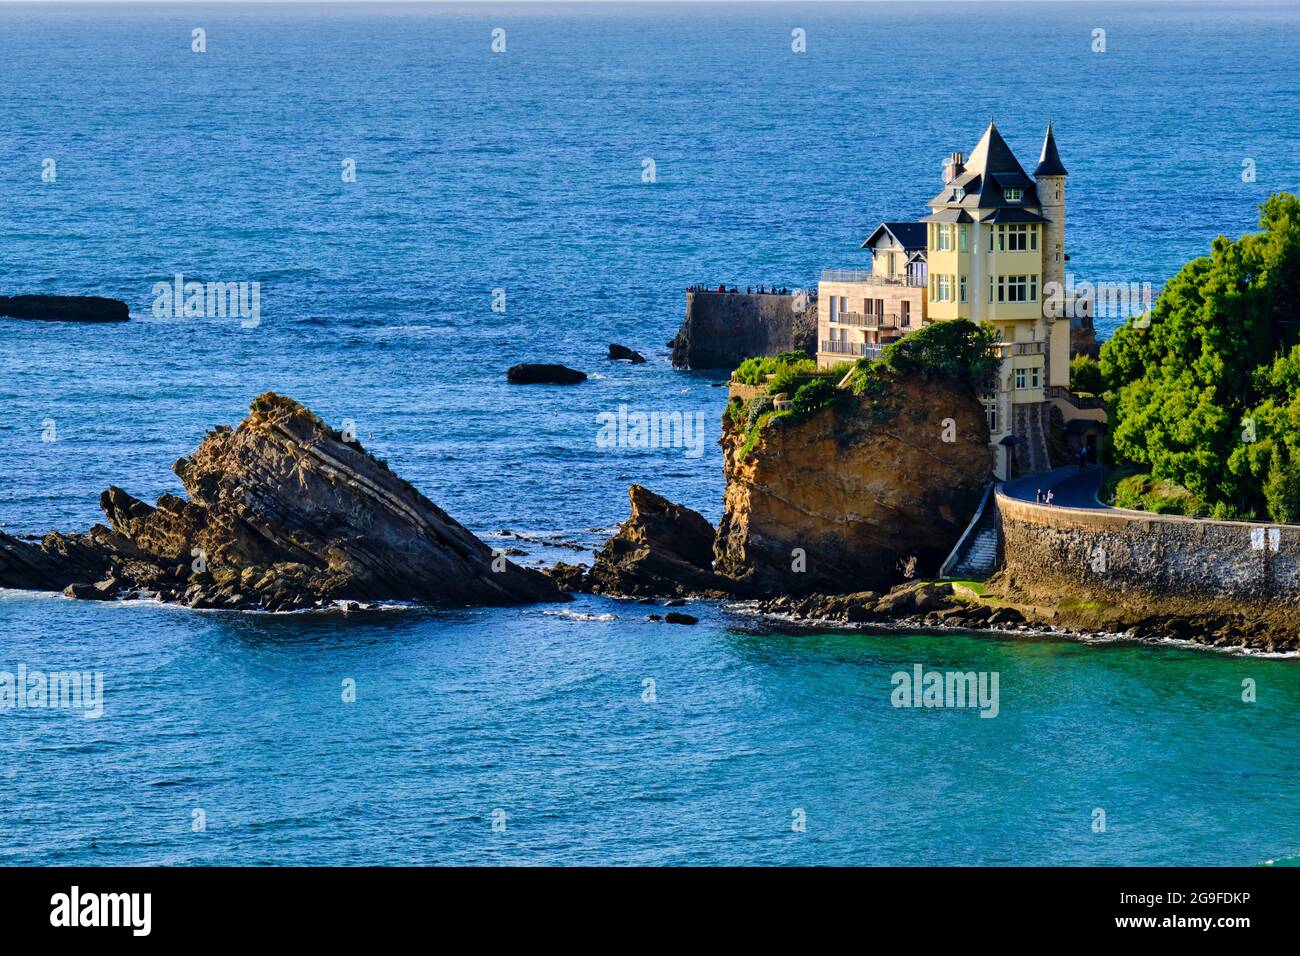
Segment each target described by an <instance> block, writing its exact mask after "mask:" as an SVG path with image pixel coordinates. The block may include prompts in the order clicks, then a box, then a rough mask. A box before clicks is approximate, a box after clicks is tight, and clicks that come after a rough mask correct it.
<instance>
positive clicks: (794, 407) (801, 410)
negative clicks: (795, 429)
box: [790, 378, 845, 418]
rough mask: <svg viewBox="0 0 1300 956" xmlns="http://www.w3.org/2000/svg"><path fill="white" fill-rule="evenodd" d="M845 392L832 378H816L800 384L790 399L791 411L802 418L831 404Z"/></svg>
mask: <svg viewBox="0 0 1300 956" xmlns="http://www.w3.org/2000/svg"><path fill="white" fill-rule="evenodd" d="M844 394H845V393H844V392H843V391H841V390H840V389H838V388H836V387H835V385H834V384H833V383H832V382H831V381H830V379H826V378H815V379H813V380H812V381H810V382H805V383H804V384H803V385H800V386H799V390H798V391H797V392H795V393H794V397H793V398H791V399H790V411H791V412H793V413H794V414H795V415H797V416H799V417H801V418H802V417H807V416H809V415H811V414H813V413H814V412H818V411H820V410H821V409H823V408H825V407H826V406H827V405H830V404H831V403H832V402H834V401H836V400H837V399H839V398H841V397H842V396H843V395H844Z"/></svg>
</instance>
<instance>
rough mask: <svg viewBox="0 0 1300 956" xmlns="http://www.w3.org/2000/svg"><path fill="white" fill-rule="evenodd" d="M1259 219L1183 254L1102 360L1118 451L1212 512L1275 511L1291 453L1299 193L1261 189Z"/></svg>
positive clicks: (1287, 490) (1287, 480)
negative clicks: (1183, 260) (1197, 254)
mask: <svg viewBox="0 0 1300 956" xmlns="http://www.w3.org/2000/svg"><path fill="white" fill-rule="evenodd" d="M1260 226H1261V227H1262V229H1263V232H1261V233H1257V234H1251V235H1246V236H1243V237H1242V238H1240V239H1238V240H1237V241H1236V242H1233V241H1231V240H1229V239H1227V238H1225V237H1223V236H1220V237H1219V238H1217V239H1215V240H1214V242H1213V244H1212V247H1211V251H1210V255H1209V256H1204V257H1202V258H1199V259H1194V260H1192V261H1191V262H1189V263H1187V264H1186V265H1185V266H1184V267H1183V268H1182V270H1180V271H1179V273H1178V274H1177V275H1176V276H1174V277H1173V278H1172V279H1171V280H1170V281H1169V283H1168V284H1167V285H1166V286H1165V289H1164V292H1163V293H1161V295H1160V298H1159V299H1158V300H1157V302H1156V304H1155V307H1154V308H1153V309H1152V310H1151V312H1150V313H1148V314H1147V315H1146V316H1144V317H1142V318H1141V319H1140V320H1138V319H1130V320H1129V321H1128V323H1127V324H1125V325H1124V326H1121V327H1120V328H1119V329H1118V330H1117V331H1116V332H1115V334H1114V336H1113V337H1112V338H1111V340H1110V341H1109V342H1107V343H1106V345H1105V346H1104V347H1103V348H1102V353H1101V363H1100V364H1101V376H1102V384H1103V386H1104V387H1105V388H1106V389H1108V390H1110V391H1111V392H1113V393H1114V395H1115V399H1114V401H1113V402H1112V406H1111V441H1112V444H1113V447H1114V451H1115V454H1116V457H1117V459H1118V460H1120V461H1124V462H1129V463H1132V464H1134V465H1136V466H1138V467H1140V468H1141V469H1142V470H1144V471H1147V472H1149V473H1150V475H1151V477H1152V478H1153V479H1155V480H1157V481H1164V480H1167V481H1170V482H1173V483H1174V484H1176V485H1178V486H1181V487H1182V488H1184V489H1186V490H1187V491H1188V492H1189V494H1190V495H1191V496H1193V497H1194V498H1196V499H1199V500H1200V501H1202V502H1204V503H1205V504H1206V505H1207V506H1209V507H1211V508H1213V509H1214V513H1215V514H1219V515H1229V514H1230V515H1236V516H1247V517H1256V516H1262V515H1265V514H1267V515H1270V516H1274V520H1281V519H1280V518H1278V517H1275V516H1276V515H1281V514H1295V513H1296V511H1295V509H1294V505H1295V497H1294V492H1293V491H1292V489H1293V488H1294V486H1295V485H1296V483H1297V478H1296V476H1295V465H1294V464H1293V463H1295V462H1300V427H1298V426H1300V349H1297V348H1294V347H1293V348H1291V349H1290V350H1289V351H1287V350H1286V348H1287V344H1288V343H1289V340H1291V339H1292V338H1293V337H1294V331H1295V329H1296V321H1297V319H1298V318H1300V196H1295V195H1291V194H1288V193H1279V194H1276V195H1274V196H1271V197H1269V199H1268V201H1267V202H1265V203H1264V204H1263V205H1262V206H1261V207H1260Z"/></svg>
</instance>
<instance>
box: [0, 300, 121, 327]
mask: <svg viewBox="0 0 1300 956" xmlns="http://www.w3.org/2000/svg"><path fill="white" fill-rule="evenodd" d="M0 316H7V317H9V318H11V319H37V320H40V321H45V322H125V321H127V320H128V319H129V318H130V317H131V315H130V310H129V309H128V308H127V305H126V303H125V302H122V301H121V300H120V299H107V298H105V297H103V296H99V295H0Z"/></svg>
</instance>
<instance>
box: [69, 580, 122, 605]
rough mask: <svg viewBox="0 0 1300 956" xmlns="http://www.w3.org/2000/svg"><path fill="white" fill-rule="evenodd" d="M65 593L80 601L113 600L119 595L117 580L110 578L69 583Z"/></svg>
mask: <svg viewBox="0 0 1300 956" xmlns="http://www.w3.org/2000/svg"><path fill="white" fill-rule="evenodd" d="M63 593H64V595H65V596H67V597H70V598H76V599H77V600H79V601H111V600H113V598H115V597H116V596H117V581H115V580H113V579H112V578H108V579H106V580H103V581H99V582H97V583H95V584H69V585H68V586H67V587H66V588H64V589H63Z"/></svg>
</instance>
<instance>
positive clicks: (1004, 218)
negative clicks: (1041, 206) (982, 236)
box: [980, 206, 1048, 222]
mask: <svg viewBox="0 0 1300 956" xmlns="http://www.w3.org/2000/svg"><path fill="white" fill-rule="evenodd" d="M1047 221H1048V220H1046V219H1044V218H1043V217H1042V216H1040V215H1039V214H1038V213H1036V212H1033V211H1032V210H1029V209H1021V208H1020V207H1019V206H1003V207H1001V208H1000V209H995V210H993V211H992V212H991V213H989V214H988V215H987V216H985V217H984V218H983V219H981V220H980V222H1047Z"/></svg>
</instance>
